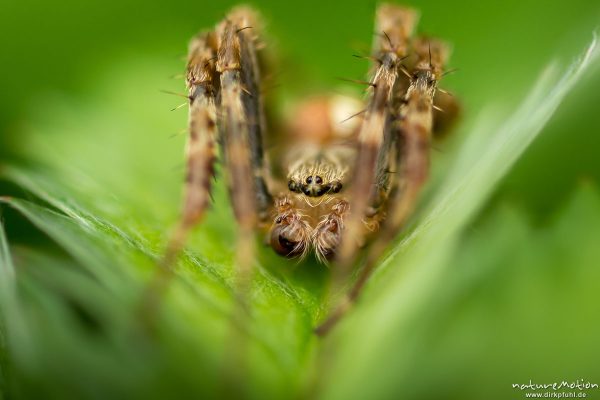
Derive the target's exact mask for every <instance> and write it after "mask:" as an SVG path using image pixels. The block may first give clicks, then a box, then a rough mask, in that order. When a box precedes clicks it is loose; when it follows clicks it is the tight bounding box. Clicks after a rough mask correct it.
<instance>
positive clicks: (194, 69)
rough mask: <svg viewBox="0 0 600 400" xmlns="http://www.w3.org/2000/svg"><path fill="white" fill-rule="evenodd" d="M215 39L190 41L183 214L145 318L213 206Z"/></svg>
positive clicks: (147, 294) (146, 298)
mask: <svg viewBox="0 0 600 400" xmlns="http://www.w3.org/2000/svg"><path fill="white" fill-rule="evenodd" d="M216 46H217V44H216V36H215V35H214V33H212V32H206V33H201V34H199V35H198V36H196V37H194V38H193V39H192V41H191V42H190V46H189V54H188V61H187V73H186V85H187V89H188V99H189V117H188V131H189V136H188V142H187V149H186V158H187V165H186V180H185V189H184V196H183V197H184V199H183V207H182V213H181V217H180V220H179V224H178V226H177V227H176V228H175V231H174V232H173V234H172V236H171V238H170V240H169V242H168V244H167V248H166V250H165V253H164V255H163V257H162V259H161V260H160V262H159V266H160V268H159V269H158V271H157V272H156V274H155V275H154V277H153V279H152V281H151V283H150V284H149V286H148V287H147V288H146V290H145V291H144V295H143V298H142V303H141V313H142V317H143V318H144V319H146V321H145V322H146V323H148V322H150V321H148V320H147V319H151V318H153V315H154V314H155V310H156V307H157V303H158V302H159V300H160V296H161V294H162V292H163V291H164V290H165V288H166V287H167V285H168V283H169V282H170V280H171V277H172V274H173V271H172V265H173V263H174V262H175V261H176V258H177V256H178V255H179V253H180V251H181V249H182V248H183V246H184V243H185V240H186V238H187V235H188V233H189V230H190V229H191V228H192V227H193V226H195V225H196V224H197V223H198V222H199V221H200V220H201V219H202V216H203V215H204V213H205V211H206V208H207V207H208V204H209V203H210V190H211V179H212V177H213V176H214V164H215V161H216V158H217V157H216V142H217V125H216V120H217V110H216V95H217V93H218V90H219V80H218V74H217V71H216V63H215V59H216Z"/></svg>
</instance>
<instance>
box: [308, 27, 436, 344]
mask: <svg viewBox="0 0 600 400" xmlns="http://www.w3.org/2000/svg"><path fill="white" fill-rule="evenodd" d="M414 50H415V53H416V54H417V60H416V63H415V65H414V67H413V68H412V74H411V75H412V76H413V78H412V79H411V82H410V86H409V88H408V90H407V92H406V94H405V96H404V99H403V101H402V107H401V109H400V117H401V118H400V123H399V125H398V126H397V127H398V130H397V133H398V134H399V135H400V138H401V140H399V141H398V142H397V144H398V145H397V155H398V158H399V160H398V161H399V165H400V168H401V174H398V176H397V178H396V182H394V188H393V190H392V191H391V193H390V197H389V198H388V199H387V201H386V203H387V204H388V215H387V218H386V219H385V221H384V222H383V225H382V228H381V230H380V232H379V235H378V236H377V240H375V241H374V242H373V244H372V246H371V248H370V249H369V251H368V253H367V258H366V260H365V263H364V266H363V268H362V270H361V271H360V274H359V277H358V279H357V281H356V282H355V283H354V286H353V287H352V289H351V290H350V292H349V293H348V294H347V295H346V296H345V297H344V299H343V300H342V301H341V302H340V304H339V306H338V308H337V309H336V310H335V311H334V312H333V313H332V314H331V315H330V317H329V318H328V319H327V320H326V321H325V322H324V323H323V324H322V325H321V326H319V327H318V328H317V330H316V332H317V333H318V334H321V335H322V334H325V333H327V332H328V331H329V330H330V329H331V328H332V327H333V326H335V324H336V323H337V321H339V319H340V318H341V317H342V316H343V315H344V314H345V313H346V312H347V311H348V310H349V309H350V308H351V306H352V305H353V304H354V302H355V301H356V299H357V298H358V296H359V295H360V293H361V291H362V288H363V287H364V284H365V283H366V281H367V279H368V278H369V277H370V275H371V273H372V272H373V270H374V269H375V267H376V265H377V261H378V259H379V257H380V256H381V254H383V252H384V251H385V250H386V248H387V246H388V244H389V243H390V241H391V240H392V239H393V238H394V236H395V234H396V233H397V232H398V230H399V229H400V227H401V226H402V225H403V224H404V223H405V222H406V219H407V218H408V216H409V215H410V213H411V212H412V210H413V208H414V205H415V203H416V201H417V199H418V195H419V193H420V191H421V188H422V187H423V184H424V183H425V181H426V179H427V177H428V174H429V153H430V146H431V145H430V142H431V138H432V132H433V110H434V108H433V107H434V97H435V94H436V89H437V81H438V79H439V77H441V69H442V67H443V64H444V63H445V61H446V59H447V57H448V50H447V47H446V45H445V44H443V43H442V42H439V41H435V40H429V39H427V40H425V39H417V40H415V43H414Z"/></svg>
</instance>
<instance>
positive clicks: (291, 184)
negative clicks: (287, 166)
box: [288, 179, 298, 192]
mask: <svg viewBox="0 0 600 400" xmlns="http://www.w3.org/2000/svg"><path fill="white" fill-rule="evenodd" d="M288 189H290V191H292V192H297V191H298V185H296V182H294V181H293V180H291V179H290V180H289V182H288Z"/></svg>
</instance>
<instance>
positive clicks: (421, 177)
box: [316, 6, 448, 335]
mask: <svg viewBox="0 0 600 400" xmlns="http://www.w3.org/2000/svg"><path fill="white" fill-rule="evenodd" d="M390 7H392V6H390ZM395 10H396V12H397V13H398V14H399V15H403V16H404V17H403V18H397V19H395V20H394V22H393V23H394V24H400V26H410V27H411V28H412V21H411V18H413V20H414V17H412V16H410V15H411V14H409V13H407V12H406V10H404V9H400V8H395ZM389 15H390V13H389V11H387V12H382V9H381V8H380V13H378V15H377V26H378V27H381V26H385V25H386V24H388V23H389V20H388V18H389ZM409 16H410V17H409ZM390 31H391V30H390ZM385 33H386V34H385V35H384V36H385V38H386V39H388V44H389V45H390V46H389V47H388V48H386V47H385V46H382V45H381V40H378V41H376V43H375V46H376V47H375V54H376V57H377V59H379V60H381V61H382V62H381V63H380V65H379V67H378V68H377V70H376V72H375V76H374V80H373V83H374V85H375V86H374V91H373V93H372V95H371V98H370V101H369V106H368V108H367V110H368V111H367V116H366V117H365V121H364V123H363V130H362V131H361V143H360V145H361V147H360V149H359V158H358V162H357V163H356V165H357V166H360V169H357V170H356V172H355V180H354V182H355V185H356V186H355V187H354V191H355V192H356V196H360V193H361V192H362V193H363V195H362V198H363V200H362V201H360V202H359V201H356V198H357V197H354V196H353V199H355V201H354V203H353V207H354V208H353V210H352V214H351V216H350V218H349V221H348V224H347V226H348V229H347V230H346V232H344V235H343V238H342V243H341V247H340V252H339V258H338V261H339V263H340V266H341V267H342V268H340V270H341V271H342V272H344V271H348V269H349V267H350V266H352V263H353V262H354V260H355V258H356V251H357V249H356V247H355V246H351V245H350V244H349V243H350V240H352V238H353V237H355V236H357V235H360V229H361V228H362V227H361V226H360V224H361V222H362V220H363V218H364V216H365V215H366V216H367V217H368V216H369V215H371V214H376V213H380V212H384V210H387V213H386V214H387V215H386V217H385V219H384V220H383V223H382V226H381V229H380V231H379V234H378V235H377V237H376V238H375V240H373V243H372V244H371V247H370V248H369V249H368V250H367V254H366V260H365V261H364V264H363V266H362V269H361V270H360V272H359V276H358V279H357V281H356V282H355V283H354V285H353V287H352V288H351V290H350V291H349V293H348V294H346V295H345V296H344V297H343V298H342V300H341V301H340V302H339V304H338V305H337V307H336V308H335V309H334V310H333V312H332V313H331V314H330V316H329V317H328V318H327V319H326V320H325V322H323V323H322V324H321V325H320V326H319V327H318V328H317V329H316V333H317V334H319V335H324V334H326V333H327V332H328V331H329V330H330V329H331V328H332V327H333V326H334V325H335V324H336V323H337V321H338V320H339V319H340V318H341V317H342V316H343V315H344V314H345V313H346V312H347V311H348V309H349V308H350V307H351V306H352V305H353V303H354V302H355V301H356V299H357V298H358V296H359V295H360V292H361V290H362V288H363V287H364V284H365V283H366V281H367V279H368V278H369V276H370V275H371V273H372V272H373V270H374V268H375V267H376V265H377V261H378V259H379V257H381V255H382V254H383V253H384V251H385V249H386V248H387V246H388V245H389V243H390V241H391V240H392V239H393V238H394V236H395V234H396V233H397V232H398V230H399V229H400V228H401V227H402V226H403V225H404V224H405V222H406V220H407V218H408V217H409V216H410V213H411V212H412V210H413V209H414V207H415V204H416V202H417V199H418V195H419V193H420V191H421V189H422V187H423V185H424V183H425V181H426V179H427V177H428V174H429V154H430V150H431V140H432V135H433V124H434V110H438V111H440V112H443V110H441V109H439V107H437V106H436V105H434V98H435V95H436V91H437V84H438V81H439V79H440V78H441V77H442V75H443V72H442V71H443V66H444V64H445V63H446V60H447V58H448V48H447V46H446V45H445V44H444V43H443V42H441V41H438V40H435V39H426V38H417V39H415V40H414V41H413V42H412V46H411V49H412V52H413V54H414V58H415V60H414V61H413V62H412V65H409V67H408V68H407V67H405V66H404V65H402V64H401V63H399V62H398V63H395V64H393V65H390V64H386V62H385V61H386V60H388V59H389V58H392V59H394V57H393V56H392V57H390V56H389V54H390V51H389V50H391V49H393V47H392V46H391V45H392V44H394V43H395V42H394V40H396V43H402V45H403V47H404V48H406V47H408V46H407V41H408V39H409V36H408V35H405V36H395V35H394V36H391V35H390V34H389V33H388V32H387V31H386V32H385ZM400 40H403V42H401V41H400ZM392 54H394V53H392ZM398 55H399V54H397V53H396V56H398ZM410 61H411V60H409V62H410ZM390 67H391V68H390ZM399 74H403V76H404V77H405V78H406V79H405V80H404V81H403V80H400V79H399ZM382 76H385V77H388V79H390V78H391V77H393V78H394V79H395V80H394V85H392V86H390V85H389V83H388V81H386V80H383V81H382V80H381V77H382ZM380 82H381V83H380ZM382 83H383V85H382ZM390 88H391V89H390ZM381 89H386V90H387V91H386V92H385V97H384V100H381V99H379V97H378V96H381V94H380V92H379V91H380V90H381ZM378 99H379V103H378ZM374 118H375V119H377V118H378V119H379V121H380V122H379V123H378V124H374V123H373V122H372V119H374ZM381 120H384V121H385V122H381ZM363 132H364V134H363ZM361 154H364V158H363V159H361V158H360V157H361ZM376 156H377V157H376ZM374 163H376V166H375V168H371V167H372V166H373V164H374ZM394 170H397V173H396V174H394V176H393V177H392V176H391V175H392V174H390V173H389V171H394ZM369 188H373V189H372V190H369ZM365 192H366V193H370V195H369V197H365V195H364V193H365ZM357 204H358V206H357ZM384 205H385V206H386V207H383V206H384ZM349 238H350V239H349ZM345 275H346V276H343V277H342V278H341V279H344V278H347V275H348V274H347V273H345ZM341 279H340V280H341Z"/></svg>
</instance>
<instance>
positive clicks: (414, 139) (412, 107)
mask: <svg viewBox="0 0 600 400" xmlns="http://www.w3.org/2000/svg"><path fill="white" fill-rule="evenodd" d="M416 21H417V13H416V11H414V10H412V9H409V8H405V7H401V6H397V5H391V4H382V5H380V6H379V7H378V8H377V11H376V18H375V36H374V42H373V49H372V53H371V54H370V55H367V56H358V57H361V58H365V59H368V60H370V61H371V62H372V68H371V72H370V74H369V80H368V81H364V82H363V81H356V82H357V83H360V84H364V85H365V86H366V92H367V93H366V100H365V102H366V105H365V106H363V107H364V109H363V111H361V112H358V113H354V114H353V115H351V116H350V118H347V119H346V121H344V122H343V123H342V122H340V120H341V119H340V118H339V115H340V113H346V114H350V113H351V112H350V111H351V108H352V105H355V104H357V103H359V104H360V101H359V100H356V99H354V100H350V99H344V98H340V97H339V96H337V97H336V96H325V97H318V98H313V99H310V100H308V101H306V102H304V103H302V104H300V105H299V106H298V109H297V110H296V112H294V113H293V115H294V117H293V118H292V121H290V122H289V123H287V124H284V126H285V129H286V130H287V131H288V133H289V134H290V140H289V141H288V144H287V145H286V146H284V150H283V152H282V154H283V155H282V156H281V157H279V160H278V161H279V162H278V164H279V171H282V172H280V173H279V176H277V173H275V172H273V173H272V172H271V168H270V167H269V165H270V164H271V161H272V159H271V157H270V156H269V155H268V154H266V152H265V145H264V142H265V140H266V137H267V134H268V132H269V131H270V128H271V125H272V123H270V121H269V120H268V119H267V118H266V117H265V113H264V108H265V104H264V98H263V97H264V96H263V94H262V92H261V76H262V73H263V70H264V69H265V68H268V65H267V62H266V58H265V57H264V54H263V50H262V47H263V43H262V42H261V41H260V40H261V39H260V36H261V23H260V17H259V15H258V13H256V12H255V11H254V10H252V9H250V8H248V7H237V8H234V9H233V10H232V11H231V12H230V13H229V14H228V15H227V17H226V18H225V19H224V20H223V21H221V22H220V23H218V24H217V25H216V27H215V29H214V30H211V31H206V32H203V33H200V34H199V35H198V36H196V37H194V38H193V39H192V40H191V43H190V46H189V54H188V61H187V71H186V84H187V90H188V94H187V97H188V98H189V139H188V146H187V176H186V187H185V195H184V204H183V212H182V218H181V224H180V227H179V229H178V230H177V231H176V234H175V236H174V238H173V240H172V242H171V244H170V246H169V250H168V251H167V256H166V259H168V260H170V261H172V258H173V255H174V254H176V253H177V251H178V250H179V249H180V248H181V247H182V245H183V241H184V240H185V237H186V235H187V233H188V231H189V229H190V228H192V227H193V226H195V225H196V224H198V223H199V221H200V220H201V218H202V216H203V215H204V213H205V211H206V209H207V207H208V206H209V204H210V190H211V182H212V179H213V176H214V166H215V162H216V161H217V147H218V146H219V145H220V147H221V152H222V156H223V157H222V158H223V164H224V168H223V169H224V171H225V177H226V180H227V184H228V191H229V196H230V198H231V204H232V207H233V211H234V215H235V218H236V220H237V223H238V225H239V237H240V242H239V246H240V247H241V249H239V250H238V261H239V263H240V264H244V265H248V263H249V262H250V261H248V260H249V259H251V255H252V250H251V248H252V245H253V239H252V238H253V235H254V233H255V232H256V231H257V230H258V231H263V232H264V233H265V237H266V238H267V239H266V241H267V242H268V243H269V245H270V246H271V247H272V248H273V250H274V251H275V252H277V253H278V254H280V255H282V256H285V257H303V256H305V255H306V254H308V253H309V252H311V251H312V252H314V254H315V255H316V257H317V258H318V259H319V260H320V261H321V262H323V263H332V264H333V265H334V266H335V268H334V270H336V271H338V273H337V274H338V275H339V276H344V275H347V272H348V271H349V268H351V267H352V266H353V264H354V263H355V262H356V259H357V254H358V251H359V249H360V248H361V247H367V246H365V245H366V244H368V243H370V246H368V247H367V250H366V261H365V265H364V266H363V269H362V272H361V275H360V276H359V279H358V281H357V282H356V283H355V285H354V287H353V288H352V290H351V291H350V292H349V294H348V295H347V296H346V297H345V299H344V301H342V302H341V303H340V305H339V306H338V308H337V309H335V310H334V311H333V313H332V314H331V315H330V317H329V319H328V320H327V321H326V322H325V323H324V324H323V325H321V327H320V328H318V329H317V332H318V333H324V332H326V331H327V330H329V329H330V328H331V326H333V324H334V323H335V322H336V321H337V320H338V319H339V317H340V316H341V315H343V313H344V312H345V311H346V310H347V309H348V306H349V305H350V304H352V303H353V302H354V301H355V299H356V297H357V296H358V294H359V292H360V289H361V287H362V285H363V284H364V282H365V281H366V279H367V277H368V276H369V274H370V272H371V270H372V269H373V268H374V266H375V264H376V261H377V258H378V257H379V256H380V255H381V254H382V252H383V251H384V250H385V248H386V246H387V244H388V243H389V242H390V241H391V240H392V239H393V238H394V236H395V234H396V233H397V232H398V231H399V230H400V228H401V227H402V226H403V225H404V223H405V222H406V220H407V217H408V216H409V215H410V213H411V211H412V209H413V208H414V205H415V203H416V201H417V199H418V194H419V192H420V190H421V188H422V186H423V184H424V182H425V181H426V178H427V175H428V168H429V153H430V148H431V141H432V138H433V136H434V134H437V133H439V132H441V131H444V130H446V129H447V127H448V126H449V125H450V124H451V122H452V121H453V119H454V116H455V114H456V113H457V109H458V107H457V102H456V101H455V100H454V98H453V97H451V96H450V95H449V94H448V93H447V92H444V91H442V90H441V89H438V87H437V85H438V81H439V80H440V79H441V78H442V76H443V75H444V74H445V73H444V71H443V68H444V64H445V63H446V61H447V58H448V53H449V51H448V46H447V45H446V44H445V43H443V42H442V41H440V40H438V39H433V38H426V37H417V38H413V37H412V33H413V30H414V27H415V25H416ZM439 93H442V94H443V95H444V96H441V95H439ZM440 106H443V107H444V109H445V110H442V108H441V107H440ZM353 111H355V110H353ZM444 111H445V112H444ZM273 170H274V171H277V169H273ZM170 261H168V262H167V264H168V263H169V262H170Z"/></svg>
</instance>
